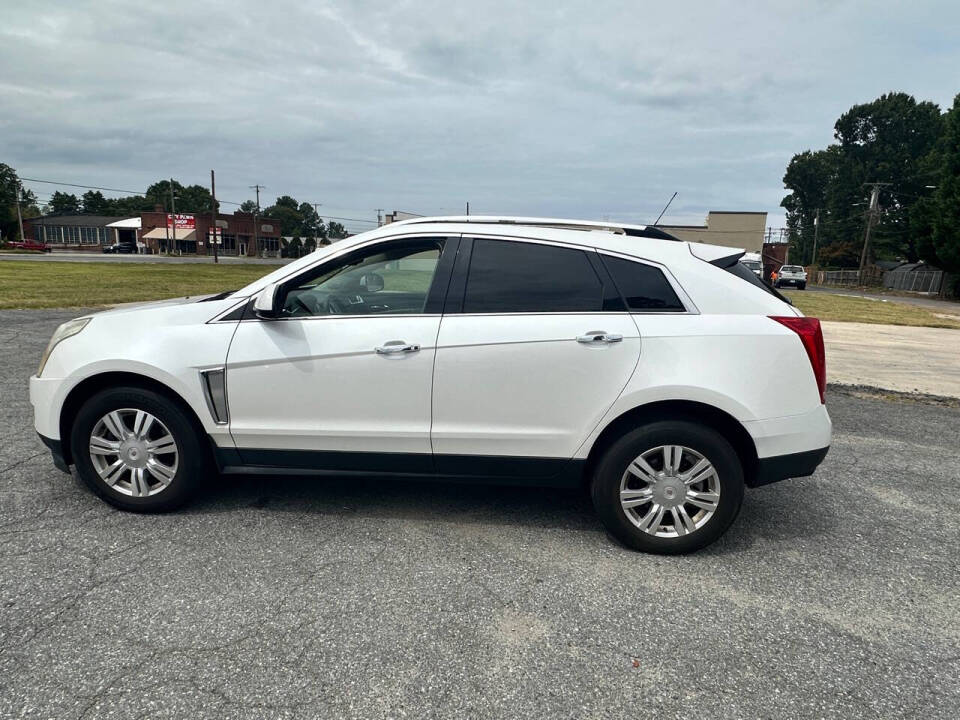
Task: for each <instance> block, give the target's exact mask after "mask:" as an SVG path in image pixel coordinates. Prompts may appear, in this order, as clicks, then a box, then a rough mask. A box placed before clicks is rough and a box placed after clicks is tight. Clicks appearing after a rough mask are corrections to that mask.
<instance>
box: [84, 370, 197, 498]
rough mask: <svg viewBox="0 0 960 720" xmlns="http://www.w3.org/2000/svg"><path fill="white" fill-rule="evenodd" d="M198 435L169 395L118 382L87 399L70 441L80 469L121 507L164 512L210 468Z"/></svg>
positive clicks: (100, 492)
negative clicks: (117, 385) (115, 385)
mask: <svg viewBox="0 0 960 720" xmlns="http://www.w3.org/2000/svg"><path fill="white" fill-rule="evenodd" d="M199 435H200V434H199V433H198V432H197V430H196V429H194V427H193V424H192V423H191V422H190V419H189V418H188V417H187V415H186V413H185V412H184V410H183V409H181V408H180V407H179V406H178V405H177V404H176V403H174V402H172V401H171V400H169V399H168V398H166V397H164V396H163V395H160V394H158V393H155V392H152V391H150V390H146V389H142V388H136V387H119V388H113V389H110V390H105V391H103V392H100V393H98V394H96V395H94V396H93V397H91V398H90V399H89V400H87V401H86V402H85V403H84V404H83V406H82V407H81V408H80V412H79V413H78V414H77V417H76V420H75V422H74V425H73V432H72V434H71V441H70V442H71V451H72V454H73V458H74V462H75V463H76V466H77V472H78V474H79V475H80V477H81V478H82V479H83V481H84V482H85V483H86V484H87V485H88V486H89V487H90V489H91V490H93V491H94V492H95V493H96V494H97V495H99V496H100V497H101V498H103V499H104V500H106V501H107V502H109V503H110V504H111V505H114V506H116V507H118V508H120V509H122V510H130V511H133V512H163V511H166V510H172V509H174V508H176V507H178V506H180V505H182V504H183V503H185V502H186V501H187V500H188V499H189V498H190V496H191V495H192V494H193V492H194V490H195V489H196V488H197V486H198V485H199V483H200V481H201V480H202V478H203V476H204V473H205V472H206V471H207V469H208V467H207V461H206V456H205V454H204V452H203V447H202V446H201V444H200V441H199V440H198V437H199Z"/></svg>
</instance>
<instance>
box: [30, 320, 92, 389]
mask: <svg viewBox="0 0 960 720" xmlns="http://www.w3.org/2000/svg"><path fill="white" fill-rule="evenodd" d="M90 320H91V318H88V317H87V318H77V319H76V320H68V321H67V322H65V323H64V324H63V325H61V326H60V327H58V328H57V329H56V331H55V332H54V333H53V337H52V338H50V342H49V343H47V349H46V350H44V351H43V357H41V358H40V367H39V368H38V369H37V377H40V376H41V375H42V374H43V367H44V365H46V364H47V360H48V359H49V358H50V353H52V352H53V349H54V348H55V347H56V346H57V345H58V344H59V343H60V342H62V341H63V340H66V339H67V338H68V337H73V336H74V335H76V334H77V333H78V332H80V331H81V330H83V329H84V328H85V327H86V326H87V323H88V322H90Z"/></svg>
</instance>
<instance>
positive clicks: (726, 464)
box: [591, 420, 744, 554]
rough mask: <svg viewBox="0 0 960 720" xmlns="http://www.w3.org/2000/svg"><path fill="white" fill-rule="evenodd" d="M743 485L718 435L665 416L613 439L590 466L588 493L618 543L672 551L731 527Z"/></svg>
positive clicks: (713, 537) (705, 541)
mask: <svg viewBox="0 0 960 720" xmlns="http://www.w3.org/2000/svg"><path fill="white" fill-rule="evenodd" d="M743 487H744V486H743V469H742V467H741V465H740V460H739V458H738V457H737V454H736V452H735V451H734V449H733V448H732V447H731V446H730V443H729V442H727V440H726V439H725V438H724V437H723V436H722V435H721V434H720V433H718V432H716V431H715V430H713V429H712V428H709V427H706V426H703V425H698V424H696V423H693V422H688V421H680V420H670V421H661V422H655V423H651V424H649V425H645V426H643V427H640V428H638V429H636V430H633V431H631V432H629V433H627V434H625V435H624V436H623V437H621V438H620V439H619V440H617V441H616V442H614V443H613V445H611V446H610V447H609V448H608V449H607V451H606V452H605V453H604V455H603V457H602V458H601V459H600V462H599V463H598V465H597V468H596V471H595V473H594V477H593V483H592V486H591V496H592V498H593V504H594V507H595V508H596V510H597V513H598V514H599V516H600V519H601V520H602V522H603V524H604V526H605V527H606V528H607V530H608V531H609V532H610V534H611V535H613V536H614V537H615V538H616V539H618V540H619V541H620V542H622V543H623V544H624V545H626V546H627V547H629V548H632V549H634V550H641V551H643V552H651V553H662V554H677V553H687V552H693V551H695V550H699V549H700V548H702V547H705V546H707V545H709V544H710V543H712V542H713V541H714V540H716V539H717V538H719V537H720V536H721V535H722V534H723V533H724V532H725V531H726V530H727V528H729V527H730V525H731V523H733V521H734V519H735V518H736V516H737V513H738V512H739V511H740V505H741V503H742V502H743Z"/></svg>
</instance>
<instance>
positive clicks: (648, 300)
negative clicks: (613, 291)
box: [600, 255, 686, 312]
mask: <svg viewBox="0 0 960 720" xmlns="http://www.w3.org/2000/svg"><path fill="white" fill-rule="evenodd" d="M600 257H601V258H602V259H603V264H604V265H606V266H607V269H608V270H609V271H610V274H611V275H612V276H613V281H614V282H615V283H616V284H617V287H618V288H619V289H620V294H621V295H623V299H624V300H626V302H627V308H628V309H630V310H639V311H644V310H645V311H647V312H684V311H685V310H686V308H684V307H683V303H681V302H680V298H678V297H677V294H676V293H675V292H674V291H673V288H672V287H671V286H670V283H669V282H668V281H667V278H666V277H665V276H664V274H663V272H661V271H660V270H659V269H658V268H655V267H652V266H650V265H644V264H643V263H638V262H633V261H631V260H624V259H622V258H617V257H612V256H610V255H601V256H600Z"/></svg>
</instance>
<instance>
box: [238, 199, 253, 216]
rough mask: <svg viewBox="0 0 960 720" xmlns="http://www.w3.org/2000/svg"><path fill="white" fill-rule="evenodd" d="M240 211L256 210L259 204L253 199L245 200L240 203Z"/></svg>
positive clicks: (250, 211) (249, 211)
mask: <svg viewBox="0 0 960 720" xmlns="http://www.w3.org/2000/svg"><path fill="white" fill-rule="evenodd" d="M239 209H240V212H245V213H252V212H254V211H256V209H257V204H256V203H255V202H254V201H253V200H244V201H243V202H242V203H240V208H239Z"/></svg>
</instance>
